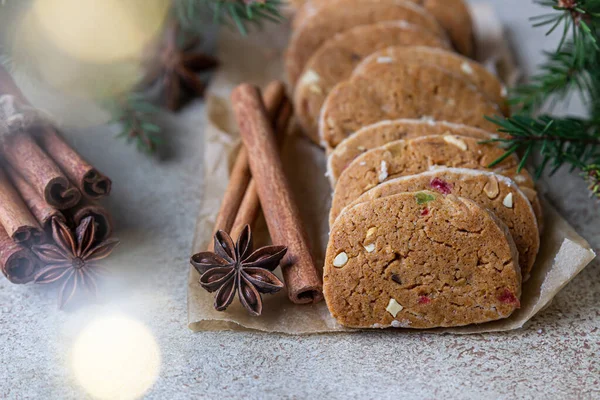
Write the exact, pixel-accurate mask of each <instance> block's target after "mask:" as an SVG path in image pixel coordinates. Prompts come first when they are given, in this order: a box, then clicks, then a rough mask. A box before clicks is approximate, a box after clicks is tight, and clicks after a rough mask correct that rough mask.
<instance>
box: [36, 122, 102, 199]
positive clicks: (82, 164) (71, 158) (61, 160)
mask: <svg viewBox="0 0 600 400" xmlns="http://www.w3.org/2000/svg"><path fill="white" fill-rule="evenodd" d="M38 132H39V133H38V135H37V140H38V142H39V144H40V145H41V147H42V148H43V149H44V150H45V151H46V153H48V155H49V156H50V157H52V159H53V160H54V162H56V164H58V166H59V167H60V169H61V170H62V171H63V172H64V173H65V175H67V177H68V178H69V180H70V181H71V182H73V183H75V185H76V186H77V188H78V189H79V190H80V191H81V193H83V194H84V195H85V196H87V197H89V198H90V199H92V200H97V199H99V198H101V197H104V196H108V195H109V194H110V189H111V186H112V181H111V180H110V179H109V178H108V177H107V176H106V175H103V174H102V173H100V171H98V170H97V169H96V168H94V167H93V166H91V165H90V164H89V163H88V162H87V161H85V160H84V159H83V158H82V157H81V156H80V155H79V154H78V153H77V152H76V151H75V150H73V148H72V147H71V146H69V145H68V144H67V143H66V142H65V140H64V139H63V138H62V137H61V136H60V135H59V134H58V132H56V130H55V129H53V128H44V129H40V130H39V131H38Z"/></svg>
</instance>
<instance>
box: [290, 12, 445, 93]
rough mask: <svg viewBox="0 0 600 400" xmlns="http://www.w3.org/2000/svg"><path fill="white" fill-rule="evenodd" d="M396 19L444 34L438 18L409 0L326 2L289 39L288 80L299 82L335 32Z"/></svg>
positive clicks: (293, 82) (442, 35) (292, 82)
mask: <svg viewBox="0 0 600 400" xmlns="http://www.w3.org/2000/svg"><path fill="white" fill-rule="evenodd" d="M349 5H350V4H349ZM393 20H404V21H406V22H408V23H411V24H414V25H417V26H420V27H422V28H423V29H426V30H428V31H430V32H432V33H434V34H437V35H440V36H441V37H445V32H444V31H443V29H442V28H441V27H440V25H439V24H438V23H437V21H436V20H435V18H433V17H432V16H431V15H429V14H428V13H427V12H426V11H425V10H424V9H423V8H421V7H419V6H416V5H415V4H413V3H411V2H410V1H400V0H372V1H357V2H355V3H352V4H351V6H348V7H341V8H340V7H339V5H338V4H337V3H328V4H324V5H323V6H321V7H319V9H318V10H317V11H316V12H315V13H314V14H312V15H311V16H309V17H308V18H306V19H305V20H304V22H303V23H302V25H301V26H300V27H298V29H297V30H296V31H294V32H293V34H292V37H291V38H290V41H289V44H288V49H287V53H286V59H285V64H286V72H287V76H288V79H289V82H290V83H291V84H292V85H294V84H295V83H296V81H297V80H298V78H299V76H300V74H301V73H302V71H303V69H304V66H305V64H306V63H307V62H308V60H309V59H310V57H311V56H312V55H313V53H314V52H315V51H317V49H318V48H319V47H320V46H321V45H322V44H323V43H325V42H326V41H327V40H328V39H330V38H332V37H333V36H334V35H335V34H336V33H340V32H344V31H346V30H348V29H351V28H354V27H355V26H358V25H368V24H373V23H376V22H383V21H393Z"/></svg>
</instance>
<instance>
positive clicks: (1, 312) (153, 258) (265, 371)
mask: <svg viewBox="0 0 600 400" xmlns="http://www.w3.org/2000/svg"><path fill="white" fill-rule="evenodd" d="M493 4H494V6H495V7H496V9H497V11H498V14H499V16H500V18H501V19H502V20H503V22H504V23H505V25H506V27H507V29H508V35H507V36H508V38H509V39H510V40H511V41H512V43H513V44H514V45H515V50H516V53H517V54H518V56H519V59H520V61H521V62H522V63H523V66H524V69H525V72H528V73H529V72H531V71H533V69H534V66H535V64H536V63H537V62H538V61H539V58H538V57H539V53H540V51H541V50H542V49H551V48H552V47H553V46H555V43H556V42H555V40H554V39H553V38H546V37H545V36H544V32H543V31H540V30H533V29H532V28H530V27H529V22H528V21H527V18H528V17H529V16H532V15H535V14H536V13H537V12H538V11H539V9H538V8H537V7H536V6H534V5H531V2H530V1H529V0H496V1H493ZM38 104H40V105H42V106H44V105H45V104H44V102H43V101H42V102H39V103H38ZM202 111H203V110H202V105H201V104H199V103H198V104H196V105H194V106H193V107H189V108H187V109H186V110H185V111H184V112H183V113H182V114H180V115H179V116H177V117H176V118H175V117H173V116H169V115H166V114H165V115H163V116H162V118H161V119H162V120H161V122H163V123H164V124H165V125H166V126H168V127H169V138H168V141H169V143H170V145H169V146H168V149H166V153H167V154H166V155H165V157H164V160H163V161H162V162H160V163H158V162H156V160H153V159H151V158H148V157H146V156H144V155H141V154H138V153H137V152H136V151H135V150H134V149H133V148H131V147H126V146H123V145H122V143H120V142H117V141H115V140H113V138H112V136H113V132H111V131H109V130H108V129H107V128H104V127H103V128H97V129H86V130H80V131H77V132H76V131H72V132H68V136H69V139H70V140H71V141H72V142H73V143H74V145H75V146H76V147H77V149H78V150H80V151H81V153H82V154H84V155H85V156H86V157H88V158H89V159H90V160H91V161H92V162H93V163H94V164H96V165H97V166H98V167H100V168H101V169H102V170H104V171H105V172H106V173H107V174H109V175H110V176H111V177H112V178H113V179H114V183H115V185H114V187H115V189H114V193H113V195H112V197H111V198H110V199H109V201H108V202H107V205H108V207H110V209H111V210H112V211H113V213H114V214H115V217H116V220H117V223H118V236H119V237H120V238H121V239H122V242H123V244H122V246H121V247H120V248H119V249H118V251H117V252H116V254H115V255H114V256H113V257H111V258H110V259H109V263H110V267H111V268H113V269H114V270H115V276H114V279H113V281H112V284H111V287H109V288H108V291H107V292H105V295H104V296H103V298H102V299H101V300H102V301H101V303H100V304H99V305H94V306H88V307H83V308H81V309H78V310H76V311H71V312H59V311H57V310H56V292H55V288H51V287H39V286H15V285H11V284H9V283H8V282H7V281H6V280H0V334H1V337H2V339H1V344H0V362H1V364H2V368H0V397H2V398H10V399H21V398H46V399H71V398H73V399H82V398H87V397H86V396H87V395H86V393H85V392H84V391H83V390H82V389H81V388H80V387H79V385H78V384H77V382H76V380H75V378H74V375H73V371H72V370H71V368H70V366H69V352H70V350H71V347H72V344H73V341H74V338H75V337H76V336H77V334H78V332H80V330H81V329H82V327H84V326H85V324H86V323H87V322H89V321H90V320H91V319H93V318H94V317H95V316H98V315H107V314H110V313H114V312H118V313H121V314H124V315H127V316H129V317H132V318H134V319H136V320H139V321H141V322H142V323H143V324H145V325H146V326H147V327H148V328H149V329H150V331H151V332H152V334H153V335H154V336H155V338H156V340H157V342H158V344H159V346H160V351H161V356H162V363H161V371H160V376H159V378H158V380H157V382H156V383H155V385H154V386H153V387H152V388H151V389H150V390H149V392H148V393H147V395H146V397H147V398H150V399H186V398H210V399H212V398H256V399H266V398H331V399H338V398H339V399H349V398H384V399H385V398H419V399H422V398H432V399H433V398H436V399H437V398H506V399H509V398H510V399H512V398H524V399H534V398H540V399H542V398H543V399H547V398H562V399H572V398H600V366H599V364H598V363H599V358H598V353H599V351H600V266H599V263H598V261H594V262H593V263H592V264H591V265H590V266H589V267H588V268H587V269H586V270H585V271H584V272H583V273H581V274H580V275H579V276H578V277H577V278H576V279H575V280H574V281H573V282H572V283H570V284H569V285H568V286H567V287H566V288H565V289H564V290H563V291H562V292H561V293H560V294H559V295H558V296H557V297H556V299H555V301H554V302H553V304H552V305H551V306H550V307H549V308H548V309H547V310H545V311H544V312H542V313H541V314H540V315H539V316H537V317H536V318H534V320H533V322H532V323H531V324H530V325H529V326H528V327H527V328H525V329H523V330H520V331H516V332H511V333H506V334H488V335H475V336H468V337H464V336H449V335H448V336H439V335H429V334H426V333H398V332H373V333H360V334H358V333H357V334H339V335H332V336H325V335H317V336H309V337H289V336H281V335H264V334H257V333H230V332H220V333H196V334H195V333H192V332H191V331H189V330H188V329H187V327H186V284H187V271H188V266H187V259H188V256H189V249H190V243H191V240H192V232H193V228H194V222H195V219H196V211H197V209H198V205H199V199H200V193H201V190H202V182H201V176H202V171H201V169H202V153H203V152H202V150H201V148H202V131H201V127H202V124H203V112H202ZM84 136H85V140H84V139H83V137H84ZM546 184H547V186H548V188H549V197H550V199H551V200H552V202H553V203H554V204H555V205H556V206H557V207H558V208H559V210H560V211H561V212H562V213H563V214H564V215H565V216H567V218H568V219H569V220H570V222H571V223H572V224H573V225H574V226H575V227H576V228H577V229H578V230H579V232H580V233H581V234H582V235H583V236H584V237H585V238H586V239H588V240H589V242H590V244H591V245H592V246H593V247H594V248H595V249H596V250H597V249H598V248H599V244H600V224H599V223H598V222H599V219H598V213H599V211H600V209H599V205H598V204H597V203H595V202H593V201H592V200H590V199H588V197H587V194H586V191H585V185H584V184H583V182H581V181H580V180H579V179H576V178H574V177H570V176H569V175H568V174H567V173H566V172H564V173H559V174H558V175H557V176H555V177H553V178H552V180H551V181H548V180H546Z"/></svg>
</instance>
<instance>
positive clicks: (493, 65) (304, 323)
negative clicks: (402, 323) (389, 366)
mask: <svg viewBox="0 0 600 400" xmlns="http://www.w3.org/2000/svg"><path fill="white" fill-rule="evenodd" d="M473 16H474V20H475V26H476V37H477V43H478V53H479V54H478V59H479V61H481V62H483V63H484V64H486V66H487V67H488V68H490V69H493V70H495V71H496V72H497V73H498V74H499V76H501V77H502V78H503V79H504V81H505V82H507V84H509V85H510V84H513V83H514V82H515V80H516V79H518V70H517V69H516V68H515V64H514V62H513V60H512V56H511V53H510V52H509V51H508V47H507V46H506V44H505V43H504V41H503V30H502V27H501V26H500V24H499V22H498V20H497V19H496V17H495V15H494V13H493V10H492V8H491V6H489V5H487V4H478V5H477V6H474V7H473ZM288 34H289V26H288V25H278V26H268V27H265V28H264V29H263V30H262V31H261V32H258V33H254V34H252V35H250V36H249V37H246V38H243V37H240V36H239V35H237V34H235V33H232V32H229V31H221V32H220V33H219V35H218V57H219V59H220V60H221V62H222V65H223V67H222V68H221V69H220V70H219V72H218V73H217V74H216V75H215V77H214V78H213V82H212V86H211V88H210V90H209V93H208V97H207V106H206V110H207V111H206V112H207V119H206V120H207V125H206V127H205V129H204V135H205V147H204V155H205V162H204V190H203V193H204V198H203V201H202V204H201V207H200V212H199V215H198V220H197V226H196V234H195V238H194V242H193V248H192V254H193V253H196V252H199V251H204V250H205V249H206V247H207V244H208V243H209V241H210V240H212V238H211V232H212V229H213V225H214V221H215V217H216V215H217V212H218V210H219V205H220V202H221V198H222V196H223V193H224V192H225V188H226V187H227V182H228V179H229V171H230V167H231V165H232V162H233V160H234V157H235V154H236V152H237V149H238V146H239V139H238V135H237V132H236V131H237V128H236V126H235V122H234V120H233V115H232V113H231V109H230V106H229V95H230V93H231V90H232V89H233V88H234V87H235V86H236V85H237V84H239V83H240V82H252V83H255V84H257V85H260V86H261V87H264V85H266V84H267V83H268V82H269V81H271V80H272V79H282V77H283V72H282V71H283V68H282V53H283V49H284V48H285V45H286V42H287V38H288ZM282 158H283V162H284V166H285V168H286V173H287V175H288V177H289V179H290V182H291V185H292V188H293V191H294V195H295V196H296V198H297V199H299V201H298V205H299V207H300V212H301V214H302V216H303V220H304V222H305V224H306V229H307V231H308V234H309V236H310V240H311V243H310V244H311V248H312V249H313V253H314V256H315V259H316V262H317V265H323V259H324V252H325V248H326V245H327V239H328V231H329V226H328V222H327V221H328V213H329V208H330V203H331V188H330V186H329V183H328V181H327V179H326V178H325V176H324V173H325V155H324V153H323V151H322V150H321V149H320V148H318V147H317V146H315V145H313V144H311V143H310V142H309V141H308V140H306V139H304V138H303V137H302V136H300V135H299V134H297V133H293V132H292V133H291V134H290V135H289V136H288V137H287V139H286V145H285V147H284V149H283V153H282ZM544 213H545V221H546V227H545V231H544V233H543V236H542V241H541V249H540V253H539V256H538V259H537V262H536V265H535V268H534V270H533V273H532V276H531V278H530V279H529V281H527V282H526V283H525V284H524V287H523V297H522V299H521V308H520V309H519V310H518V311H517V312H515V313H514V314H513V315H512V316H511V317H510V318H508V319H505V320H501V321H496V322H491V323H487V324H482V325H474V326H468V327H462V328H454V329H437V330H434V331H433V332H442V333H447V332H450V333H461V334H464V333H481V332H494V331H507V330H513V329H518V328H521V327H522V326H523V325H524V324H525V323H526V322H527V321H529V320H530V319H531V318H532V317H533V316H534V315H535V314H536V313H537V312H539V311H540V310H542V309H544V308H545V307H547V306H548V305H549V304H550V302H551V301H552V298H553V297H554V296H555V295H556V294H557V293H558V292H559V291H560V290H561V289H562V288H563V287H564V286H565V285H566V284H567V283H569V281H570V280H571V279H573V278H574V277H575V276H576V275H577V274H578V273H579V272H580V271H581V270H582V269H583V268H584V267H585V266H586V265H587V264H588V263H589V262H590V261H591V260H592V259H593V258H594V257H595V254H594V252H593V251H592V250H591V249H590V246H589V244H588V243H587V242H586V241H585V240H584V239H583V238H582V237H580V236H579V235H578V234H577V233H576V232H575V231H574V230H573V228H571V226H569V224H568V223H567V222H566V221H565V220H564V219H563V218H562V217H561V216H560V215H559V214H558V213H557V212H556V210H554V208H553V207H552V206H551V205H550V204H548V203H546V202H544ZM257 225H258V226H257V228H256V229H255V232H254V234H255V238H256V241H257V242H258V243H257V244H260V243H261V242H266V241H267V240H268V239H267V238H268V233H267V231H266V228H265V226H264V222H261V221H259V223H258V224H257ZM198 279H199V274H198V273H197V272H196V271H195V270H194V269H193V268H190V272H189V283H188V323H189V327H190V329H192V330H194V331H202V330H256V331H264V332H279V333H286V334H313V333H326V332H339V331H348V330H347V329H345V328H343V327H341V326H340V325H338V324H337V323H336V322H335V320H334V319H333V318H332V317H331V316H330V314H329V311H328V310H327V306H326V305H325V302H321V303H319V304H316V305H295V304H292V303H291V302H290V301H289V300H288V298H287V295H286V294H285V293H278V294H277V295H275V296H264V297H263V299H264V308H263V315H262V316H261V317H258V318H257V317H251V316H249V315H248V314H247V313H246V311H245V310H244V309H243V308H242V307H241V306H240V305H239V304H238V303H237V302H234V303H233V304H232V305H231V306H230V307H229V308H228V309H227V311H225V312H217V311H215V310H214V308H213V295H212V294H210V293H208V292H206V291H204V290H203V289H202V288H201V287H200V285H199V284H198ZM405 331H410V330H405Z"/></svg>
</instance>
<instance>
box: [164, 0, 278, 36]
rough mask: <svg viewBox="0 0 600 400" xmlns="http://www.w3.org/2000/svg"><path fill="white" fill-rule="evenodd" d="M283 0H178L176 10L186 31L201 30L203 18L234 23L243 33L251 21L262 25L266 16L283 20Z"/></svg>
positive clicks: (177, 16) (178, 18) (176, 14)
mask: <svg viewBox="0 0 600 400" xmlns="http://www.w3.org/2000/svg"><path fill="white" fill-rule="evenodd" d="M282 5H283V0H264V1H256V0H249V1H244V0H174V4H173V7H174V14H175V17H176V18H177V20H178V22H179V23H180V24H181V26H182V28H183V29H185V30H186V31H192V32H199V31H201V29H202V28H203V24H202V21H207V20H212V21H213V23H215V24H223V25H229V26H234V27H235V28H236V29H237V30H238V31H239V32H240V33H241V34H242V35H247V34H248V25H249V24H256V25H260V23H261V22H262V21H263V20H267V21H272V22H281V21H282V20H283V16H282V15H281V13H280V11H279V9H280V8H281V6H282Z"/></svg>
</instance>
